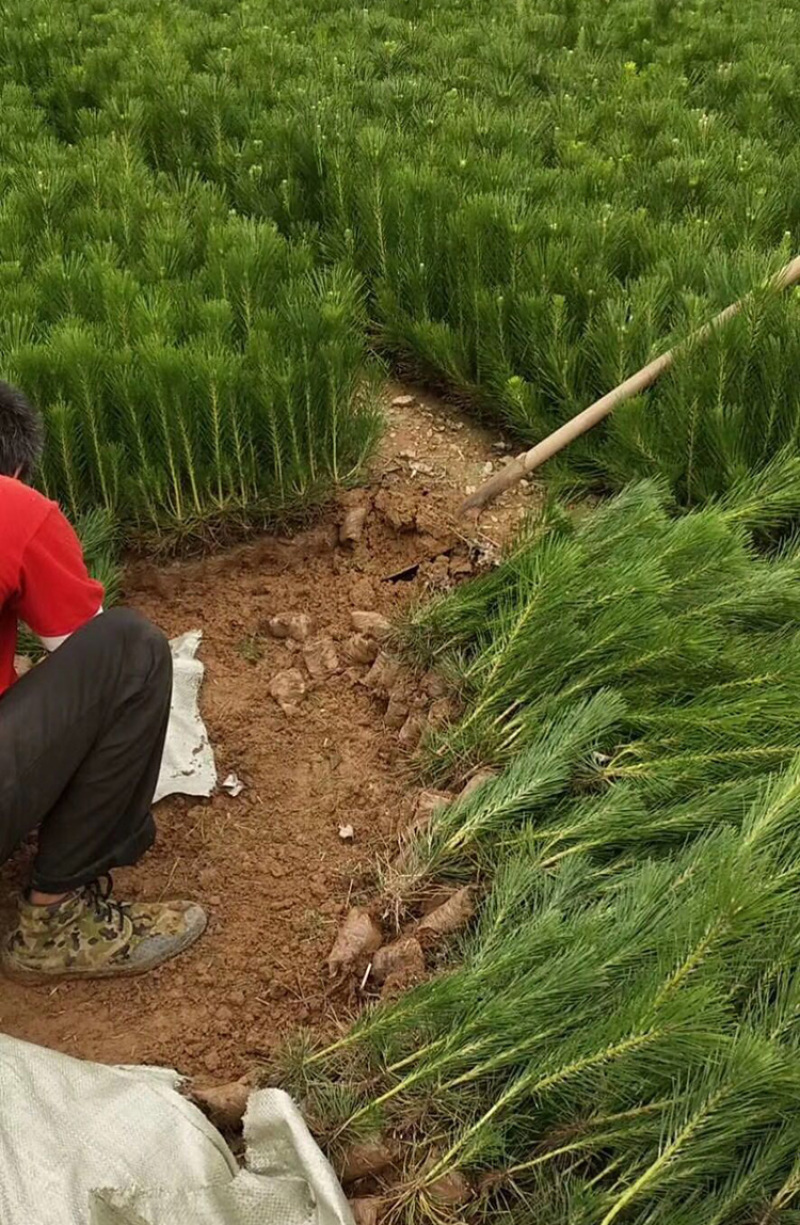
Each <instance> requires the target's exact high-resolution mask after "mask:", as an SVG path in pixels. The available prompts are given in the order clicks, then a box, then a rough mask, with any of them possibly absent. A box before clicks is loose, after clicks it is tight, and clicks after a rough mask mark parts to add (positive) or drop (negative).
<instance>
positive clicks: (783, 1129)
mask: <svg viewBox="0 0 800 1225" xmlns="http://www.w3.org/2000/svg"><path fill="white" fill-rule="evenodd" d="M799 780H800V765H798V763H796V762H795V763H793V764H792V765H791V766H790V767H789V769H788V770H787V772H786V774H785V775H784V776H778V777H776V778H774V779H767V780H764V781H763V782H762V784H761V785H760V786H759V788H758V793H757V795H756V797H755V799H754V800H753V801H752V803H751V804H750V805H749V807H747V808H746V809H745V811H744V818H743V820H740V821H739V826H738V828H737V827H735V826H734V825H732V824H731V825H721V826H719V827H718V828H717V829H716V830H715V831H714V832H710V833H707V834H706V835H705V836H703V837H701V838H699V839H697V840H696V841H695V842H694V843H693V844H691V845H690V846H687V847H685V848H684V849H682V850H680V851H677V852H676V853H675V854H674V855H672V856H669V857H666V858H662V859H661V860H659V861H656V860H649V859H647V858H646V857H645V858H642V859H640V860H639V862H638V864H637V866H635V867H627V868H626V867H624V866H620V867H618V869H617V870H616V871H615V872H614V873H613V874H609V873H608V872H606V871H598V870H597V868H596V867H595V866H594V865H593V864H592V862H591V860H589V859H588V858H587V857H585V856H581V857H577V858H575V859H573V860H572V861H571V862H570V863H569V864H568V865H566V866H564V867H563V868H562V869H561V870H559V871H558V872H542V871H541V870H540V869H539V865H537V864H536V863H535V862H532V861H531V859H530V857H529V855H528V853H527V850H526V848H525V847H524V845H523V844H522V840H520V842H519V843H518V847H517V850H516V851H515V852H514V851H512V852H511V853H510V854H509V855H508V857H507V861H506V864H505V866H504V868H503V869H502V870H501V871H499V872H498V874H497V876H496V878H495V882H494V885H493V888H492V891H491V894H490V896H489V897H488V898H487V901H486V904H485V906H484V908H483V913H482V917H481V921H480V924H479V926H478V928H477V930H476V931H475V933H474V935H473V936H472V937H471V938H470V939H469V940H468V941H467V942H466V945H465V947H464V949H463V953H462V962H461V965H460V966H459V967H458V968H457V969H455V970H453V971H452V972H450V973H449V974H445V975H442V976H440V977H438V978H436V979H434V980H433V981H431V982H430V983H428V984H427V985H426V986H424V987H422V988H420V989H418V990H417V992H415V993H413V994H412V995H409V996H407V997H405V998H404V999H402V1000H401V1001H399V1002H398V1003H397V1004H396V1005H394V1007H392V1008H383V1009H382V1010H379V1011H378V1012H375V1013H373V1014H368V1015H367V1016H366V1017H364V1018H362V1020H361V1021H360V1022H358V1023H357V1024H356V1026H355V1027H354V1030H353V1031H352V1032H351V1034H350V1036H349V1037H348V1038H347V1039H345V1040H343V1042H342V1043H340V1044H339V1046H338V1049H337V1048H333V1049H332V1050H331V1051H330V1052H323V1054H322V1055H321V1056H317V1057H313V1058H312V1059H311V1060H310V1061H309V1062H308V1063H307V1065H306V1069H305V1070H306V1075H307V1092H308V1093H309V1095H310V1098H309V1100H310V1101H311V1102H313V1103H314V1106H315V1107H316V1109H317V1110H319V1111H320V1112H321V1113H322V1114H323V1117H326V1119H327V1120H328V1121H329V1124H330V1125H331V1127H332V1130H333V1131H334V1134H335V1135H336V1144H337V1145H344V1144H345V1143H346V1142H347V1141H349V1142H351V1143H352V1142H353V1141H354V1140H361V1141H362V1142H363V1138H364V1137H365V1136H369V1135H370V1134H372V1135H373V1136H375V1135H378V1136H380V1138H381V1142H382V1144H383V1145H384V1148H385V1149H388V1151H389V1152H390V1153H391V1155H392V1168H391V1169H384V1171H383V1178H384V1182H385V1184H392V1183H394V1185H393V1186H391V1188H390V1189H389V1190H386V1191H385V1193H383V1194H384V1200H383V1204H384V1207H390V1206H391V1205H395V1206H396V1207H397V1206H403V1207H405V1208H406V1209H407V1210H408V1211H409V1213H410V1215H409V1216H408V1217H407V1218H404V1219H414V1220H417V1219H418V1220H420V1221H422V1220H428V1219H431V1218H433V1219H439V1218H441V1219H442V1220H447V1219H469V1220H473V1219H475V1220H482V1219H487V1218H488V1219H492V1220H494V1219H495V1214H496V1213H498V1212H500V1211H501V1210H503V1209H504V1208H505V1209H507V1210H508V1211H509V1219H510V1220H513V1221H515V1222H516V1221H534V1220H535V1221H546V1222H552V1223H553V1225H556V1222H559V1221H564V1220H568V1221H570V1222H574V1223H575V1225H578V1223H581V1225H583V1223H585V1225H590V1223H591V1225H595V1223H598V1222H601V1223H603V1225H607V1223H608V1225H610V1222H611V1221H613V1220H616V1219H620V1220H623V1221H633V1220H636V1221H638V1220H653V1221H663V1222H665V1223H666V1222H668V1221H674V1220H678V1221H686V1222H688V1221H690V1220H692V1221H696V1222H700V1223H701V1225H710V1223H711V1222H715V1223H717V1225H723V1223H725V1222H729V1223H730V1225H733V1223H734V1222H736V1221H741V1220H761V1219H762V1217H761V1216H759V1215H758V1212H759V1211H762V1212H765V1211H766V1210H767V1208H768V1207H769V1205H770V1204H774V1205H775V1210H776V1215H775V1216H772V1215H767V1216H765V1217H763V1219H766V1220H773V1219H777V1220H780V1219H784V1218H782V1217H781V1216H780V1215H777V1209H778V1206H780V1205H781V1203H782V1202H785V1203H786V1204H787V1205H789V1204H791V1202H792V1199H793V1196H794V1194H795V1188H794V1182H795V1179H796V1151H795V1150H794V1145H795V1144H796V1142H797V1139H798V1137H799V1136H800V1109H798V1106H797V1097H796V1095H797V1089H798V1080H797V1066H796V1059H797V1036H796V1032H795V1031H796V1026H795V1024H794V1014H795V1011H796V1008H797V1002H798V998H800V996H798V991H800V986H799V985H798V977H797V973H796V956H797V950H798V940H799V939H800V928H799V927H798V922H797V918H796V898H797V888H798V883H800V877H799V876H798V872H799V871H800V868H799V867H798V865H799V864H800V846H799V845H798V842H797V834H796V805H797V799H798V795H799V794H800V782H799ZM735 807H736V806H735V805H732V812H733V811H734V810H735ZM740 817H741V814H740V813H736V818H737V820H739V818H740ZM322 1071H324V1072H326V1073H327V1076H328V1077H330V1078H331V1081H326V1080H325V1079H324V1078H323V1076H322V1075H321V1073H322ZM339 1076H341V1079H342V1083H343V1088H342V1091H341V1093H340V1092H339V1090H338V1077H339ZM331 1082H332V1083H331ZM354 1085H356V1086H358V1085H363V1086H364V1088H363V1089H362V1091H361V1093H360V1094H356V1093H354V1091H353V1086H354ZM354 1098H355V1099H356V1100H355V1102H354V1100H353V1099H354ZM354 1107H355V1108H354ZM372 1190H375V1186H374V1184H373V1187H372ZM456 1192H458V1194H456ZM380 1193H382V1192H380V1191H379V1194H380ZM448 1198H449V1199H451V1202H450V1204H449V1205H448V1203H447V1200H448ZM453 1198H454V1199H455V1200H456V1202H452V1200H453ZM785 1219H786V1220H790V1219H792V1218H791V1216H787V1217H786V1218H785Z"/></svg>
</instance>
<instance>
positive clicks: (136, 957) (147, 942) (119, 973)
mask: <svg viewBox="0 0 800 1225" xmlns="http://www.w3.org/2000/svg"><path fill="white" fill-rule="evenodd" d="M184 918H185V922H186V930H185V931H183V932H181V933H180V934H179V935H175V936H148V937H146V938H145V939H144V940H142V941H141V943H140V944H138V945H137V946H136V948H135V950H134V952H133V954H132V956H130V957H128V958H126V959H125V960H124V961H118V962H111V963H109V964H108V965H105V966H98V967H97V968H96V969H92V968H87V967H75V968H74V969H73V968H71V967H69V966H65V967H62V968H57V967H55V966H54V967H53V969H52V970H42V969H39V968H38V967H34V966H26V965H24V964H21V963H20V962H19V961H18V960H17V959H16V958H15V957H14V956H13V955H12V954H11V953H8V952H4V953H3V955H2V958H1V959H0V964H1V965H2V968H3V973H4V974H5V976H6V978H10V979H12V980H13V981H14V982H19V983H30V984H31V985H36V984H37V983H51V982H58V981H61V982H64V981H69V980H72V979H86V978H133V977H135V976H136V975H138V974H147V973H148V971H150V970H155V969H157V968H158V966H162V965H164V964H165V963H166V962H168V961H172V959H173V957H177V956H178V955H179V954H180V953H185V952H186V950H187V949H188V948H191V946H192V945H193V944H195V943H196V941H198V940H199V939H200V937H201V936H202V934H203V932H204V931H205V930H206V927H207V926H208V915H207V914H206V912H205V911H204V910H203V908H202V906H190V907H189V909H188V910H187V911H186V913H185V916H184Z"/></svg>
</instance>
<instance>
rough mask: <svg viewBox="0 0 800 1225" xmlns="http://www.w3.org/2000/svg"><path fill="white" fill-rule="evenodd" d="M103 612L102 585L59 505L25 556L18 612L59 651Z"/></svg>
mask: <svg viewBox="0 0 800 1225" xmlns="http://www.w3.org/2000/svg"><path fill="white" fill-rule="evenodd" d="M102 611H103V588H102V586H101V584H100V583H98V582H95V580H94V579H92V578H90V577H89V573H88V571H87V569H86V562H85V561H84V558H83V550H82V548H81V544H80V541H79V540H78V537H77V535H76V534H75V532H74V530H73V529H72V527H71V526H70V524H69V523H68V522H67V520H66V519H65V517H64V516H63V515H62V513H61V511H60V510H58V509H57V508H55V507H54V508H53V510H52V511H51V512H50V514H49V515H48V516H47V518H46V519H45V520H44V522H43V523H42V525H41V527H40V528H39V530H38V531H37V532H36V534H35V535H34V536H33V537H32V539H31V540H30V542H29V544H28V547H27V548H26V550H25V553H24V555H23V558H22V567H21V574H20V588H19V596H18V599H17V601H16V613H17V616H18V617H19V618H20V620H21V621H24V622H25V624H26V625H27V626H29V628H30V629H31V630H33V632H34V634H36V636H37V637H38V638H40V639H41V641H42V645H43V646H44V647H45V649H46V650H48V651H54V650H56V648H57V647H59V646H61V644H62V643H63V642H65V641H66V639H67V638H69V636H70V634H74V633H75V631H76V630H78V629H80V628H81V626H82V625H85V624H86V622H87V621H91V620H92V618H93V617H96V616H97V615H98V614H99V613H101V612H102Z"/></svg>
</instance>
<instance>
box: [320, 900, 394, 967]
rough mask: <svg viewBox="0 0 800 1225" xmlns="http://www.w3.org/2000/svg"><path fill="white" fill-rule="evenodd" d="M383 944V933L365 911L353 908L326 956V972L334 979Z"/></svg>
mask: <svg viewBox="0 0 800 1225" xmlns="http://www.w3.org/2000/svg"><path fill="white" fill-rule="evenodd" d="M382 944H383V932H382V931H381V929H380V927H379V926H378V924H377V923H376V922H375V920H374V919H373V918H372V915H370V914H369V913H368V911H366V910H361V909H360V908H359V907H354V908H353V909H352V910H350V911H349V912H348V914H347V916H346V918H345V920H344V922H343V923H342V926H341V927H340V929H339V934H338V935H337V937H336V940H335V941H334V945H333V948H332V949H331V951H330V953H329V954H328V971H329V973H330V976H331V978H335V977H336V975H337V974H340V973H342V972H344V971H346V970H350V969H352V968H354V967H355V966H356V965H357V963H358V962H359V961H360V960H361V959H362V958H364V957H368V956H369V955H370V953H374V952H376V950H377V949H379V948H380V947H381V945H382Z"/></svg>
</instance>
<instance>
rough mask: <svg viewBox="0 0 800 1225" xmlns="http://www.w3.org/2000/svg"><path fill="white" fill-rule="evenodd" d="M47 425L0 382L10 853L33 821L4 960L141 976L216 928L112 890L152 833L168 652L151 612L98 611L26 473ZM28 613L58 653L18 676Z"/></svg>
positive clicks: (0, 612)
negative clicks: (20, 630)
mask: <svg viewBox="0 0 800 1225" xmlns="http://www.w3.org/2000/svg"><path fill="white" fill-rule="evenodd" d="M41 437H42V431H41V423H40V420H39V417H38V414H37V413H36V411H35V410H34V409H33V408H32V407H31V405H30V404H29V403H28V401H27V400H26V399H25V397H24V396H22V395H21V394H20V393H19V392H18V391H15V390H14V389H12V388H11V387H9V386H8V385H7V384H5V383H1V382H0V863H2V862H5V860H7V859H8V858H9V856H10V855H11V854H12V852H13V851H14V849H15V848H16V847H17V846H18V845H19V843H20V842H21V841H22V840H23V839H24V838H25V837H26V836H27V835H28V834H30V833H32V832H33V831H34V830H38V852H37V855H36V858H35V860H34V864H33V873H32V878H31V882H30V887H29V889H28V890H27V891H26V893H25V894H24V896H23V897H22V899H21V901H20V903H19V912H18V915H17V919H16V926H15V927H14V929H13V931H12V932H11V933H10V935H9V936H8V937H7V938H6V939H5V942H4V946H3V950H2V961H3V966H4V969H5V971H6V973H7V974H9V975H10V976H11V977H14V978H18V979H23V980H29V981H47V980H50V979H52V978H100V977H108V976H112V975H126V974H138V973H142V972H144V971H145V970H151V969H153V968H154V967H155V966H158V965H161V964H162V963H163V962H165V961H167V960H168V959H169V958H171V957H174V956H175V955H176V954H177V953H180V952H181V951H182V950H183V949H186V948H188V947H189V945H190V944H192V943H193V942H194V941H195V940H196V939H197V938H198V937H199V936H200V935H201V934H202V932H203V930H204V929H205V925H206V916H205V913H204V911H203V910H202V908H201V907H200V906H197V905H195V904H193V903H189V902H158V903H155V902H154V903H138V902H137V903H127V902H124V901H117V900H115V899H114V898H113V897H112V895H111V877H110V875H109V873H110V871H111V869H112V868H115V867H122V866H126V865H130V864H134V863H136V862H137V860H138V859H139V858H140V857H141V856H142V855H143V854H144V853H145V851H147V850H148V848H149V847H150V846H151V845H152V843H153V839H154V837H155V824H154V821H153V816H152V813H151V811H150V805H151V802H152V799H153V795H154V793H155V788H156V782H157V780H158V773H159V768H160V764H161V755H162V751H163V748H164V739H165V736H166V731H167V720H168V717H169V707H170V697H171V690H172V661H171V657H170V651H169V646H168V643H167V642H166V639H165V638H164V637H163V635H162V634H161V633H160V632H159V631H158V630H157V629H155V627H154V626H152V625H151V624H149V622H147V621H146V620H145V619H144V618H142V617H140V616H138V614H136V613H134V612H131V611H128V610H122V609H120V610H111V611H109V612H103V611H102V605H103V590H102V588H101V586H100V585H99V584H98V583H96V582H94V581H93V580H92V579H91V578H90V577H89V575H88V573H87V570H86V565H85V562H84V558H83V553H82V550H81V546H80V543H79V541H78V538H77V536H76V535H75V532H74V531H73V529H72V528H71V527H70V525H69V523H68V522H67V520H66V519H65V518H64V516H63V515H62V513H61V511H60V510H59V509H58V507H57V506H56V505H55V504H54V503H53V502H50V501H48V500H47V499H46V498H44V497H43V496H42V495H41V494H39V493H37V492H36V491H35V490H34V489H32V488H30V487H29V485H28V484H27V481H28V480H29V479H30V478H31V476H32V475H33V473H34V471H35V467H36V463H37V461H38V459H39V454H40V449H41ZM20 620H21V621H24V622H25V623H26V624H27V625H28V626H29V627H30V628H31V629H32V630H33V632H34V633H35V634H37V635H38V636H39V638H40V639H41V641H42V643H43V644H44V646H45V648H46V649H47V651H48V652H49V655H48V657H47V658H46V659H45V660H44V661H43V662H42V663H41V664H40V665H38V666H37V667H35V668H33V669H31V670H30V671H29V672H28V673H27V674H26V675H25V676H23V677H21V678H20V679H17V676H16V672H15V667H14V657H15V650H16V642H17V623H18V621H20Z"/></svg>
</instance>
